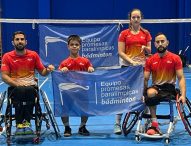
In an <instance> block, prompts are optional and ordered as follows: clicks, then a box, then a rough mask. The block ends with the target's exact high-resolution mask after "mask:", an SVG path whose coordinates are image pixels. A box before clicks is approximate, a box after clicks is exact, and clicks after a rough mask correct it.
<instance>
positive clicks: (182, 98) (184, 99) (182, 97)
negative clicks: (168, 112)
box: [178, 95, 186, 104]
mask: <svg viewBox="0 0 191 146" xmlns="http://www.w3.org/2000/svg"><path fill="white" fill-rule="evenodd" d="M180 101H182V103H183V104H184V103H186V97H184V96H182V95H181V96H180V97H179V99H178V102H180Z"/></svg>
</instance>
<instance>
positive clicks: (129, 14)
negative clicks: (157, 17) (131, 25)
mask: <svg viewBox="0 0 191 146" xmlns="http://www.w3.org/2000/svg"><path fill="white" fill-rule="evenodd" d="M134 11H139V12H140V13H141V19H143V18H144V16H143V13H142V12H141V10H140V9H137V8H134V9H132V10H131V11H130V12H129V13H128V19H131V15H132V13H133V12H134Z"/></svg>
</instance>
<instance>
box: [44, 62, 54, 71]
mask: <svg viewBox="0 0 191 146" xmlns="http://www.w3.org/2000/svg"><path fill="white" fill-rule="evenodd" d="M46 70H47V71H48V72H52V71H53V70H55V67H54V65H52V64H50V65H48V67H47V68H46Z"/></svg>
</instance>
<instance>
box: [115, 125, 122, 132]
mask: <svg viewBox="0 0 191 146" xmlns="http://www.w3.org/2000/svg"><path fill="white" fill-rule="evenodd" d="M114 133H115V134H117V135H121V133H122V131H121V125H119V124H115V125H114Z"/></svg>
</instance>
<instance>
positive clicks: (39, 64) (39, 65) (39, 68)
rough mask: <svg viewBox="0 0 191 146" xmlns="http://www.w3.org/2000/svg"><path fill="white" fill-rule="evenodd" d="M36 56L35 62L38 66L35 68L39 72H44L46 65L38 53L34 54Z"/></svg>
mask: <svg viewBox="0 0 191 146" xmlns="http://www.w3.org/2000/svg"><path fill="white" fill-rule="evenodd" d="M34 55H35V60H36V66H35V68H36V69H37V70H38V71H39V72H42V71H43V69H44V68H45V67H44V65H43V64H42V62H41V60H40V57H39V55H38V54H37V53H36V52H34Z"/></svg>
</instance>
